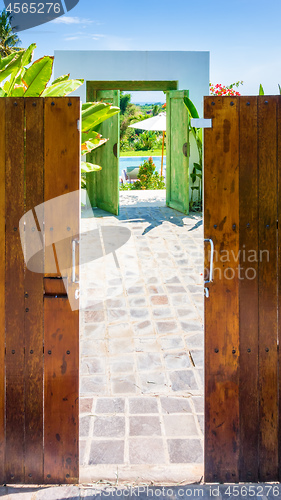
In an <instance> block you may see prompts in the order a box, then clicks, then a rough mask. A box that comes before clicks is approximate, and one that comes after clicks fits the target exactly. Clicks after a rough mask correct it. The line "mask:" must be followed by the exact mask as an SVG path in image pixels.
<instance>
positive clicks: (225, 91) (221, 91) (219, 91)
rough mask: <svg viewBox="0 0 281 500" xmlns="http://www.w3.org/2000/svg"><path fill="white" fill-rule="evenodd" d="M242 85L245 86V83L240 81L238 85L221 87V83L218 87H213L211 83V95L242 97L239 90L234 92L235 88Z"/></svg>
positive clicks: (232, 84)
mask: <svg viewBox="0 0 281 500" xmlns="http://www.w3.org/2000/svg"><path fill="white" fill-rule="evenodd" d="M240 85H243V81H242V80H241V81H238V82H236V83H231V84H230V85H221V83H217V84H216V85H213V84H212V83H210V94H211V95H221V96H227V95H233V96H235V95H241V94H240V92H238V91H237V90H234V87H236V88H238V87H239V86H240Z"/></svg>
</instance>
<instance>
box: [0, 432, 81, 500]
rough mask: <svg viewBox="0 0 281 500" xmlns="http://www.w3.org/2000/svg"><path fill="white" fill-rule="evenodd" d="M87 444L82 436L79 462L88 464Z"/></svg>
mask: <svg viewBox="0 0 281 500" xmlns="http://www.w3.org/2000/svg"><path fill="white" fill-rule="evenodd" d="M86 444H87V440H86V439H81V438H80V439H79V463H80V465H88V463H87V457H86V456H85V449H86ZM0 497H1V494H0Z"/></svg>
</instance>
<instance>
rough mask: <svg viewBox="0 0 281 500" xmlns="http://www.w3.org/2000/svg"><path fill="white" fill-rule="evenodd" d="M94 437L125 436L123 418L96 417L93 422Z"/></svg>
mask: <svg viewBox="0 0 281 500" xmlns="http://www.w3.org/2000/svg"><path fill="white" fill-rule="evenodd" d="M93 436H94V437H114V438H121V437H124V436H125V417H119V416H118V417H117V416H115V415H114V416H110V417H104V416H102V417H96V418H95V421H94V430H93Z"/></svg>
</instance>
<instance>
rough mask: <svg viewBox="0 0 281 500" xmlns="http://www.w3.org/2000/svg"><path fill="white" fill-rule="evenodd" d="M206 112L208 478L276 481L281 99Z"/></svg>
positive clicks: (222, 100) (279, 453) (279, 454)
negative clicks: (210, 125) (210, 268)
mask: <svg viewBox="0 0 281 500" xmlns="http://www.w3.org/2000/svg"><path fill="white" fill-rule="evenodd" d="M204 108H205V111H204V113H205V118H212V128H210V129H206V130H205V142H204V150H205V161H204V172H205V173H204V195H205V197H204V235H205V239H206V240H207V241H205V271H206V269H207V270H209V266H210V264H211V260H213V266H214V269H213V276H210V273H207V274H208V276H207V277H206V279H208V278H209V279H211V280H212V281H211V282H210V283H206V284H205V287H206V293H207V295H209V297H206V298H205V325H206V326H205V350H206V353H205V391H206V393H205V419H206V423H205V457H206V458H205V480H206V481H207V482H217V481H220V482H237V481H277V480H280V475H281V474H280V472H281V467H280V465H281V448H280V443H281V439H280V430H281V426H280V416H281V412H280V406H279V397H280V388H281V379H280V376H281V370H280V368H279V338H280V326H281V321H280V319H279V320H278V314H279V318H280V310H281V309H280V308H279V304H280V299H281V294H280V283H281V280H280V271H281V255H280V250H281V235H280V231H278V219H279V218H280V216H279V212H280V210H281V203H280V201H281V200H280V196H281V189H280V185H281V96H280V97H279V96H258V97H206V98H205V103H204ZM210 240H211V241H210ZM212 243H213V244H214V255H213V259H212Z"/></svg>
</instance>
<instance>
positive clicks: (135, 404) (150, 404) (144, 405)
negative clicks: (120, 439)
mask: <svg viewBox="0 0 281 500" xmlns="http://www.w3.org/2000/svg"><path fill="white" fill-rule="evenodd" d="M129 413H131V414H145V413H158V405H157V400H156V398H153V397H150V398H144V397H143V396H142V397H139V398H130V399H129Z"/></svg>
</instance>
